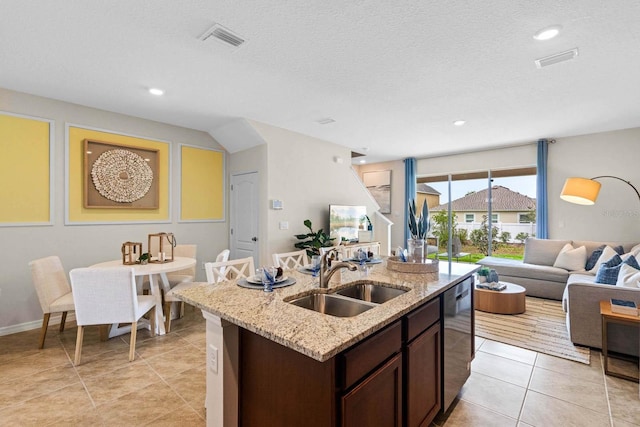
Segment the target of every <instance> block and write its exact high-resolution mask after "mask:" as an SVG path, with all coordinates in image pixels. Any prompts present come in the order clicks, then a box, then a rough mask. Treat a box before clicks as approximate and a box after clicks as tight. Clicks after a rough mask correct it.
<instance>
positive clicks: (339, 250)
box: [320, 245, 347, 260]
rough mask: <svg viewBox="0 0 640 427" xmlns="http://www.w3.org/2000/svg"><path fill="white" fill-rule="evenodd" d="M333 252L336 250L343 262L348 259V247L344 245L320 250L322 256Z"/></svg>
mask: <svg viewBox="0 0 640 427" xmlns="http://www.w3.org/2000/svg"><path fill="white" fill-rule="evenodd" d="M332 250H335V251H336V252H337V253H338V255H339V257H340V259H341V260H343V259H345V258H346V257H347V250H346V247H345V246H343V245H338V246H327V247H324V248H320V255H324V254H326V253H327V252H329V251H332Z"/></svg>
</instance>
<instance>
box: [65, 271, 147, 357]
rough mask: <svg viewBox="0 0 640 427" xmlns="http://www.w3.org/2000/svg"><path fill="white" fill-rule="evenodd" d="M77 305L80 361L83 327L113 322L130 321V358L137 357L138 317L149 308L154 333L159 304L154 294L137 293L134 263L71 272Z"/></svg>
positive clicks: (74, 298)
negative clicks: (132, 265) (156, 310)
mask: <svg viewBox="0 0 640 427" xmlns="http://www.w3.org/2000/svg"><path fill="white" fill-rule="evenodd" d="M69 275H70V276H71V289H72V291H73V300H74V302H75V307H76V323H77V324H78V335H77V338H76V354H75V361H74V364H75V365H76V366H77V365H79V364H80V359H81V356H82V339H83V336H84V327H85V326H88V325H105V324H113V323H131V342H130V344H129V361H130V362H131V361H133V359H134V358H135V350H136V335H137V332H138V329H137V326H138V320H139V319H140V318H141V317H142V316H144V315H145V314H146V313H148V312H150V314H151V315H150V316H149V322H150V324H151V336H152V337H153V336H155V330H156V328H155V326H156V325H155V318H156V313H155V309H156V305H155V299H154V297H153V296H152V295H138V294H137V292H136V281H135V276H134V273H133V269H132V268H131V267H117V268H76V269H73V270H71V272H69Z"/></svg>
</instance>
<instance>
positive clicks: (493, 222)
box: [491, 213, 499, 224]
mask: <svg viewBox="0 0 640 427" xmlns="http://www.w3.org/2000/svg"><path fill="white" fill-rule="evenodd" d="M498 219H499V217H498V214H497V213H492V214H491V223H492V224H495V223H497V222H498Z"/></svg>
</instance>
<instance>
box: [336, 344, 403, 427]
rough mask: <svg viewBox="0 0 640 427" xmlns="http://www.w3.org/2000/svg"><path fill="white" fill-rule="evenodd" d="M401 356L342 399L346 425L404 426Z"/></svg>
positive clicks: (371, 375) (350, 426)
mask: <svg viewBox="0 0 640 427" xmlns="http://www.w3.org/2000/svg"><path fill="white" fill-rule="evenodd" d="M401 356H402V355H401V354H397V355H396V356H395V357H393V358H392V359H391V360H389V361H388V362H387V363H385V364H384V365H383V366H382V367H381V368H379V369H378V370H376V371H375V372H373V373H372V374H370V375H369V376H367V377H366V378H365V379H364V380H363V381H362V382H361V383H359V384H358V385H357V386H356V387H354V388H353V390H351V391H349V392H348V393H347V394H345V395H344V396H343V397H342V399H341V402H342V404H341V412H342V425H343V426H345V427H366V426H376V427H378V426H379V427H385V426H389V427H400V426H402V357H401Z"/></svg>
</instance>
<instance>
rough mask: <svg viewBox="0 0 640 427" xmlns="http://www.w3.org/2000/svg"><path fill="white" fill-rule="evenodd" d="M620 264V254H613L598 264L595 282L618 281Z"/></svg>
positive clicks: (611, 283)
mask: <svg viewBox="0 0 640 427" xmlns="http://www.w3.org/2000/svg"><path fill="white" fill-rule="evenodd" d="M620 264H622V258H620V255H618V254H615V256H614V257H613V258H611V259H610V260H609V261H606V262H603V263H602V264H600V266H599V267H598V272H597V273H596V283H601V284H603V285H615V284H616V282H617V281H618V273H619V272H620Z"/></svg>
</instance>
